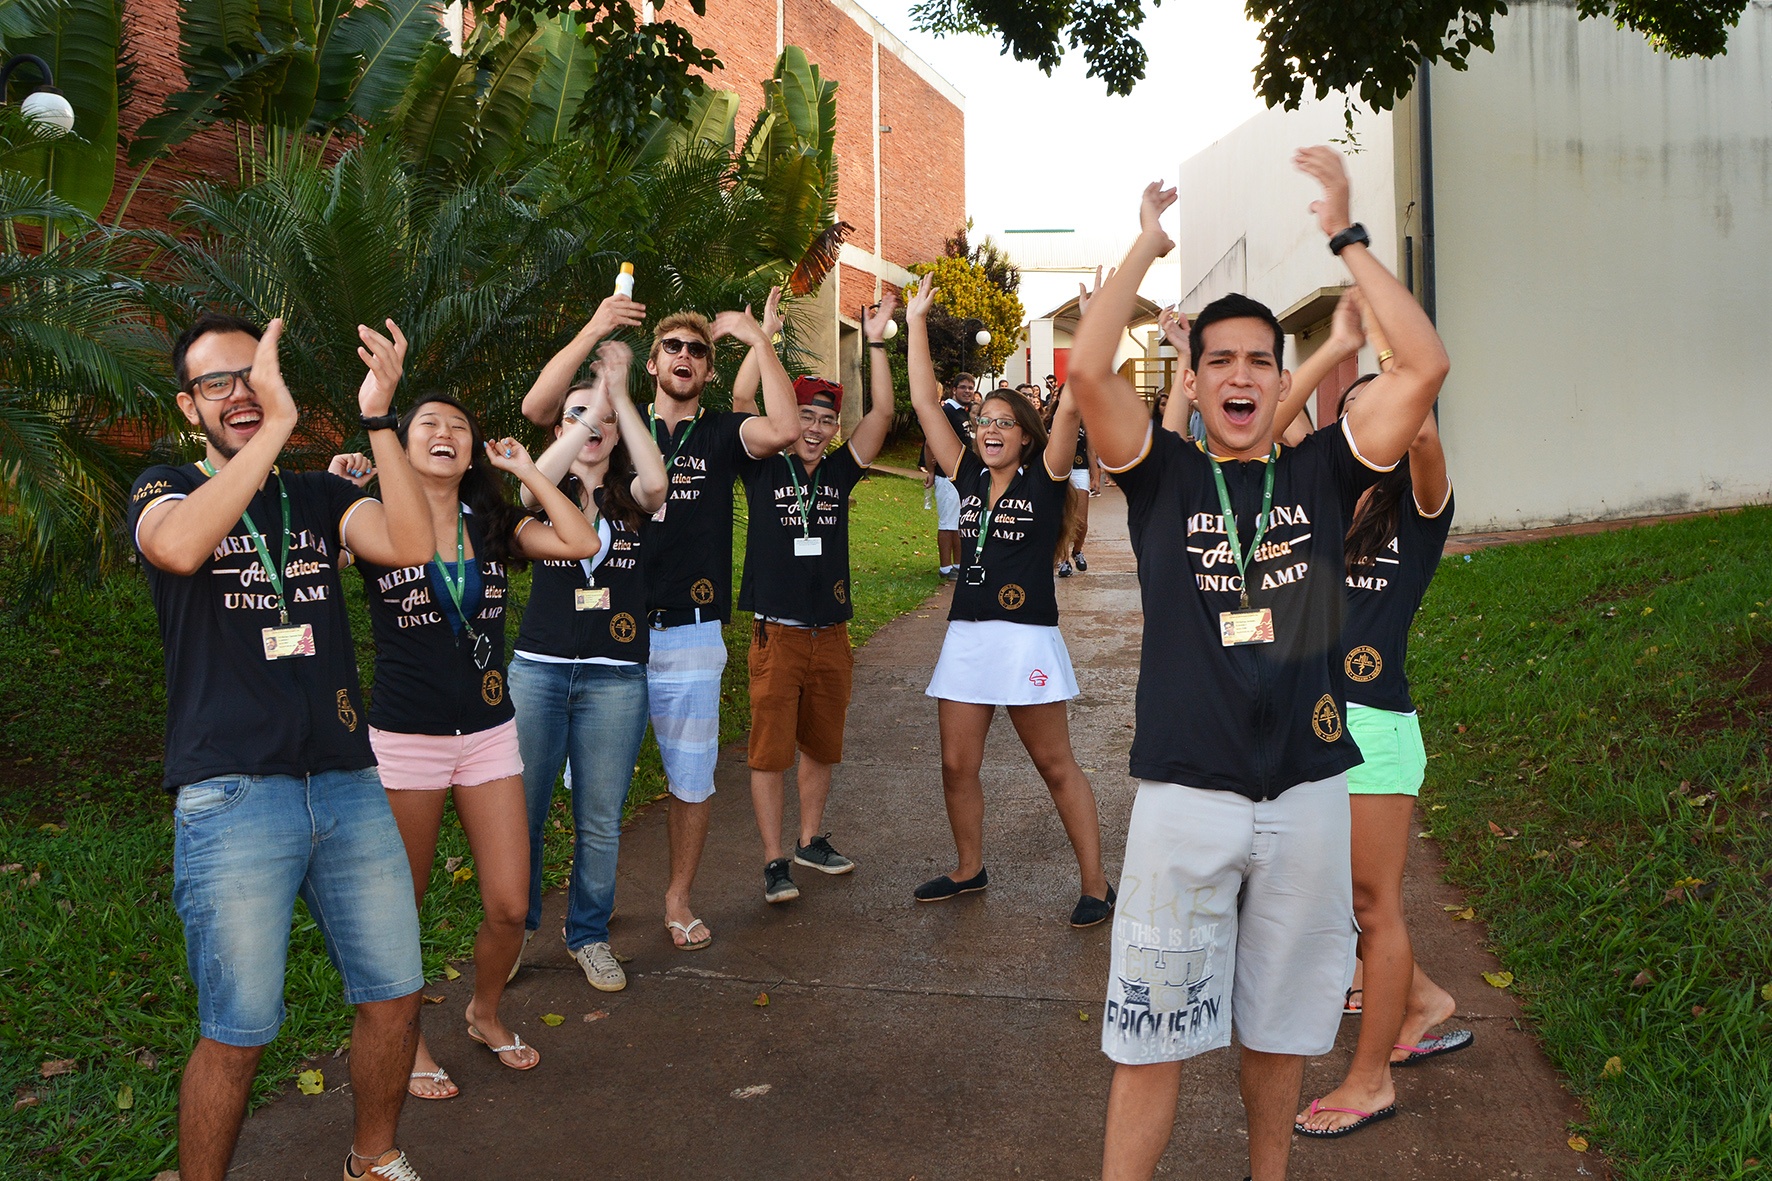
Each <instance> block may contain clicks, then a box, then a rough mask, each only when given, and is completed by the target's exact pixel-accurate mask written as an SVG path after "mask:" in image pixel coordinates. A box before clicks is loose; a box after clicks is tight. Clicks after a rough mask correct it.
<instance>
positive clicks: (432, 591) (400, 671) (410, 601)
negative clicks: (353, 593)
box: [357, 506, 533, 734]
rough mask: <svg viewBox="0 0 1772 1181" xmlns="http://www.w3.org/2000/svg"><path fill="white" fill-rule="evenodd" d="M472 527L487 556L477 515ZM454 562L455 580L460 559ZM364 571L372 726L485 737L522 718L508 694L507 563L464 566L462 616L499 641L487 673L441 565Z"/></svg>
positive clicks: (369, 566) (362, 566)
mask: <svg viewBox="0 0 1772 1181" xmlns="http://www.w3.org/2000/svg"><path fill="white" fill-rule="evenodd" d="M464 511H465V506H464ZM466 524H467V533H468V540H469V541H470V542H471V543H472V545H473V549H474V553H475V554H481V553H484V552H485V550H486V538H485V536H484V535H483V534H482V533H481V531H480V527H479V525H478V524H477V523H476V522H475V520H474V517H473V514H472V513H468V514H467V517H466ZM532 528H533V526H532ZM448 557H449V558H450V559H451V573H453V567H454V561H453V559H454V558H455V554H454V553H453V552H451V553H450V554H449V555H448ZM357 567H358V569H359V570H361V571H362V573H363V586H364V590H365V593H366V597H367V598H368V600H369V626H370V631H371V633H372V634H373V635H374V636H375V692H374V693H373V694H372V695H371V698H370V702H369V724H370V725H371V726H374V727H375V728H376V729H377V730H389V731H392V732H393V733H396V734H478V733H479V732H481V731H482V730H490V729H492V728H493V727H495V726H502V725H504V724H505V723H506V722H508V721H510V720H511V719H512V718H513V717H515V716H516V714H515V712H514V711H513V710H512V708H511V701H510V698H509V697H508V696H507V695H506V694H505V671H504V670H505V599H506V593H507V590H508V586H507V584H506V577H505V567H504V563H503V562H494V561H491V560H490V559H487V558H481V557H473V558H469V559H468V560H467V562H466V563H464V567H472V569H464V573H466V574H468V575H469V585H468V586H467V587H465V588H464V593H463V598H462V610H463V611H464V612H465V614H466V615H467V619H468V623H469V625H470V626H471V627H472V628H473V630H474V632H475V633H476V634H478V635H482V636H485V637H486V638H487V639H489V640H491V641H492V660H491V661H490V662H489V663H488V664H487V666H486V667H485V669H481V668H480V667H479V666H478V665H476V664H475V663H474V645H473V641H472V640H470V639H469V638H468V635H467V632H466V630H465V629H460V628H458V627H457V625H456V621H455V619H453V618H452V616H453V615H454V611H455V604H454V602H453V601H451V600H450V598H449V591H448V588H447V586H446V584H445V583H444V582H443V577H442V574H441V572H440V571H439V570H438V569H437V563H436V562H435V561H431V562H427V563H425V564H424V565H423V566H400V567H398V568H395V567H389V566H381V565H377V564H376V563H374V562H366V561H364V560H362V559H361V558H359V559H358V560H357ZM475 571H477V572H478V575H479V576H478V578H477V579H476V578H473V577H472V576H473V574H474V572H475ZM474 582H478V584H479V586H478V588H477V590H478V593H475V590H476V588H475V587H474V586H473V585H472V583H474Z"/></svg>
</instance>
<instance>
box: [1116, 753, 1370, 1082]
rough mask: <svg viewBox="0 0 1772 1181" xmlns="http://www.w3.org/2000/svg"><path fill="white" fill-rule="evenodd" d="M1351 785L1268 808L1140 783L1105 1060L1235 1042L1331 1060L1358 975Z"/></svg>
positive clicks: (1225, 794) (1129, 838)
mask: <svg viewBox="0 0 1772 1181" xmlns="http://www.w3.org/2000/svg"><path fill="white" fill-rule="evenodd" d="M1348 828H1349V808H1348V803H1347V776H1346V775H1336V776H1334V777H1333V778H1330V779H1319V780H1317V781H1315V782H1313V783H1301V784H1299V785H1298V786H1297V787H1294V788H1291V789H1289V790H1287V791H1285V792H1282V793H1281V794H1280V797H1279V798H1278V799H1273V800H1265V801H1263V802H1261V803H1256V802H1255V801H1253V800H1250V799H1247V798H1246V797H1244V796H1240V795H1238V794H1236V793H1235V792H1229V791H1208V790H1205V789H1202V788H1197V787H1182V786H1181V785H1180V784H1175V783H1153V782H1151V781H1150V780H1144V779H1141V780H1139V783H1138V798H1137V800H1136V801H1135V802H1134V803H1133V805H1132V821H1131V824H1130V826H1129V827H1128V829H1127V833H1126V860H1125V868H1124V869H1123V870H1122V871H1121V875H1120V897H1119V903H1118V908H1117V909H1116V911H1115V914H1114V933H1113V947H1112V955H1113V958H1112V962H1111V966H1110V967H1109V969H1108V991H1107V1009H1106V1011H1105V1013H1104V1014H1103V1019H1102V1026H1101V1051H1102V1053H1104V1054H1106V1055H1107V1056H1108V1057H1109V1058H1112V1059H1113V1060H1114V1061H1115V1062H1124V1063H1127V1064H1129V1065H1145V1064H1148V1063H1153V1062H1174V1061H1177V1060H1179V1059H1182V1058H1191V1057H1193V1056H1194V1055H1196V1054H1203V1053H1205V1052H1206V1051H1208V1050H1215V1049H1218V1048H1219V1047H1221V1046H1228V1045H1229V1044H1230V1041H1231V1026H1232V1025H1233V1024H1235V1026H1236V1032H1237V1041H1238V1042H1240V1043H1241V1044H1242V1045H1244V1046H1245V1047H1247V1048H1249V1049H1251V1050H1257V1051H1260V1052H1262V1053H1267V1054H1302V1055H1306V1056H1315V1055H1318V1054H1327V1053H1328V1052H1329V1051H1330V1050H1331V1049H1332V1048H1333V1047H1334V1045H1335V1034H1336V1031H1337V1030H1338V1029H1339V1028H1340V1026H1341V1005H1342V995H1341V993H1342V989H1343V988H1345V987H1346V986H1347V982H1348V980H1349V979H1351V978H1352V976H1353V970H1354V934H1355V928H1354V887H1353V870H1352V867H1351V865H1350V863H1349V857H1348Z"/></svg>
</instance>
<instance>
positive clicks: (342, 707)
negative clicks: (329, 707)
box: [338, 689, 357, 734]
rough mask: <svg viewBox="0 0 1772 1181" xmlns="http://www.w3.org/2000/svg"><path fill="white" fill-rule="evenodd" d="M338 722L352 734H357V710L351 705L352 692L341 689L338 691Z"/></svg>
mask: <svg viewBox="0 0 1772 1181" xmlns="http://www.w3.org/2000/svg"><path fill="white" fill-rule="evenodd" d="M338 720H339V723H340V724H341V725H342V726H344V728H345V729H347V730H349V731H350V732H351V733H353V734H355V733H356V732H357V710H356V707H355V706H353V705H352V704H351V691H350V690H349V689H340V690H339V691H338Z"/></svg>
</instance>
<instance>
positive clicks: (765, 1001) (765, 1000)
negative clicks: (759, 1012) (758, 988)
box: [751, 992, 769, 1009]
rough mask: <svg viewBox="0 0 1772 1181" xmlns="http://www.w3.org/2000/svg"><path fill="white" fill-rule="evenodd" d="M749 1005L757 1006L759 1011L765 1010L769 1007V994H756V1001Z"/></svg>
mask: <svg viewBox="0 0 1772 1181" xmlns="http://www.w3.org/2000/svg"><path fill="white" fill-rule="evenodd" d="M751 1004H753V1005H755V1006H757V1007H758V1008H759V1009H767V1008H768V1007H769V994H768V993H766V992H759V993H758V994H757V999H756V1000H754V1001H752V1002H751Z"/></svg>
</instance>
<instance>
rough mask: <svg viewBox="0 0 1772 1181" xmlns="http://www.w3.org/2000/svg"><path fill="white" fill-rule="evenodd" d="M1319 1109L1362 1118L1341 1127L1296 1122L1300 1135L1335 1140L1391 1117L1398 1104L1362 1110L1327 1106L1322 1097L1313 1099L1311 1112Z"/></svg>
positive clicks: (1293, 1128) (1294, 1126)
mask: <svg viewBox="0 0 1772 1181" xmlns="http://www.w3.org/2000/svg"><path fill="white" fill-rule="evenodd" d="M1319 1111H1338V1112H1340V1113H1341V1114H1343V1115H1357V1116H1359V1117H1360V1118H1359V1119H1357V1120H1355V1121H1354V1122H1353V1123H1351V1124H1348V1125H1347V1126H1346V1127H1341V1128H1307V1127H1305V1126H1304V1125H1303V1124H1300V1123H1294V1124H1293V1125H1292V1130H1293V1131H1294V1132H1297V1133H1298V1134H1299V1135H1300V1136H1315V1137H1316V1138H1317V1139H1319V1140H1333V1139H1335V1138H1336V1137H1337V1136H1348V1135H1352V1134H1353V1133H1355V1132H1357V1131H1359V1130H1360V1129H1361V1128H1363V1127H1365V1126H1366V1125H1367V1124H1375V1123H1377V1122H1378V1121H1379V1120H1382V1119H1389V1118H1390V1117H1391V1116H1393V1115H1395V1114H1397V1105H1396V1104H1395V1103H1393V1104H1391V1105H1390V1106H1389V1107H1381V1108H1379V1109H1378V1110H1377V1111H1361V1110H1360V1109H1359V1108H1357V1107H1325V1106H1323V1101H1322V1100H1321V1099H1312V1100H1311V1109H1310V1112H1309V1114H1311V1115H1316V1114H1317V1113H1318V1112H1319Z"/></svg>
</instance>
